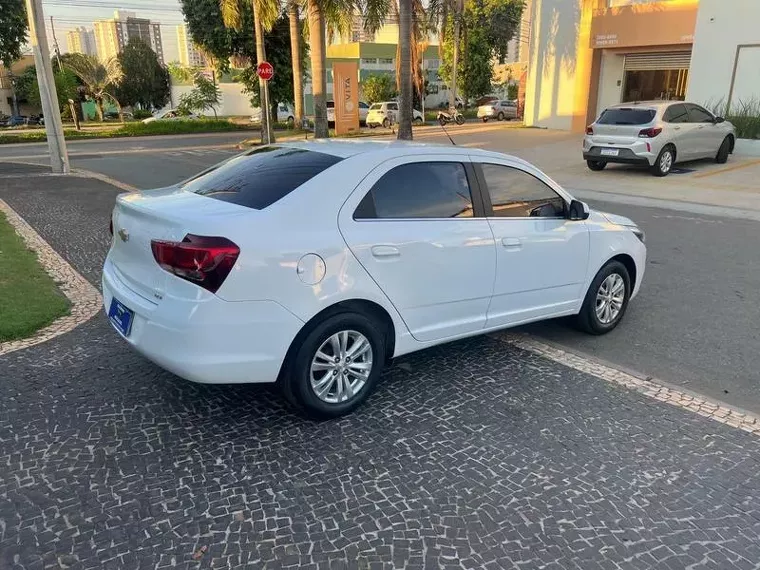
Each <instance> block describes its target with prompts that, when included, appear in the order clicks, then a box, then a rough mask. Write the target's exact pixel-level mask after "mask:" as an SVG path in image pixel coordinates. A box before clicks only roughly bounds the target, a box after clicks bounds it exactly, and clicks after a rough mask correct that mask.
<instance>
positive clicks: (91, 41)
mask: <svg viewBox="0 0 760 570" xmlns="http://www.w3.org/2000/svg"><path fill="white" fill-rule="evenodd" d="M66 45H67V47H68V50H69V53H83V54H85V55H97V53H98V50H97V47H96V45H95V32H94V31H93V30H89V29H87V28H85V27H84V26H80V27H79V28H75V29H73V30H69V31H68V32H66Z"/></svg>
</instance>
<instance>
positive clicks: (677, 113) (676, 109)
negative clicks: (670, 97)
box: [662, 105, 689, 123]
mask: <svg viewBox="0 0 760 570" xmlns="http://www.w3.org/2000/svg"><path fill="white" fill-rule="evenodd" d="M662 120H663V121H665V122H666V123H688V122H689V114H688V113H687V112H686V105H671V106H670V107H668V108H667V109H665V114H664V115H663V116H662Z"/></svg>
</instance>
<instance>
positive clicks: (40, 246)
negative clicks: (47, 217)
mask: <svg viewBox="0 0 760 570" xmlns="http://www.w3.org/2000/svg"><path fill="white" fill-rule="evenodd" d="M0 212H3V213H4V214H5V216H6V218H7V219H8V222H10V224H11V225H12V226H13V228H14V229H15V230H16V232H17V233H18V234H19V235H20V236H21V238H22V239H23V240H24V242H25V243H26V245H27V247H28V248H29V249H31V250H33V251H35V252H36V253H37V258H38V259H39V262H40V265H42V267H43V269H45V271H47V273H48V274H49V275H50V276H51V277H52V278H53V279H54V280H55V281H56V282H57V283H58V286H59V287H60V289H61V291H62V292H63V294H64V295H66V297H68V299H69V300H70V301H71V313H70V314H69V315H67V316H65V317H61V318H60V319H57V320H56V321H55V322H53V323H52V324H51V325H48V326H47V327H45V328H43V329H41V330H39V331H37V332H36V333H35V334H34V335H32V336H31V337H29V338H25V339H21V340H14V341H10V342H0V355H4V354H9V353H11V352H15V351H16V350H21V349H24V348H29V347H31V346H35V345H37V344H41V343H43V342H47V341H48V340H51V339H53V338H55V337H57V336H59V335H62V334H65V333H67V332H69V331H72V330H74V329H75V328H76V327H78V326H79V325H81V324H82V323H85V322H87V321H88V320H90V319H91V318H92V317H93V316H94V315H95V314H96V313H98V311H100V307H101V306H102V304H103V300H102V298H101V296H100V293H99V292H98V290H97V289H96V288H95V287H93V286H92V285H91V284H90V282H89V281H87V280H86V279H85V278H84V277H82V276H81V275H80V274H79V273H77V271H76V270H75V269H74V268H73V267H72V266H71V265H69V263H68V262H67V261H66V260H65V259H63V258H62V257H61V256H60V255H58V253H57V252H56V251H55V250H54V249H53V248H52V247H50V245H49V244H48V243H47V242H46V241H45V240H44V239H42V237H41V236H40V235H39V234H38V233H37V232H36V231H34V229H33V228H32V227H31V226H30V225H29V224H28V223H26V221H24V219H23V218H21V216H19V215H18V214H17V213H16V212H15V211H13V209H12V208H11V207H10V206H8V204H6V203H5V202H4V201H3V200H0Z"/></svg>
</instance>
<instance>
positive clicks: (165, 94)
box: [116, 38, 171, 108]
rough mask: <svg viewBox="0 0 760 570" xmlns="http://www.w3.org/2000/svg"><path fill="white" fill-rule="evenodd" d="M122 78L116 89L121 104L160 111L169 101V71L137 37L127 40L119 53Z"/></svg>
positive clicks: (154, 53)
mask: <svg viewBox="0 0 760 570" xmlns="http://www.w3.org/2000/svg"><path fill="white" fill-rule="evenodd" d="M118 57H119V63H120V64H121V69H122V72H123V78H122V80H121V82H120V83H119V84H118V86H117V89H116V96H117V97H118V99H119V101H120V102H121V104H122V105H140V107H142V108H150V107H157V108H161V107H163V106H164V105H166V103H167V102H168V101H169V98H170V95H171V86H170V84H169V72H168V70H167V69H166V68H165V67H164V66H163V65H161V62H159V61H158V56H157V55H156V52H154V51H153V50H152V49H151V47H150V46H149V45H148V44H147V43H145V42H144V41H142V40H141V39H139V38H135V39H131V40H129V43H128V44H127V45H126V46H125V47H124V51H122V52H121V53H120V54H119V56H118Z"/></svg>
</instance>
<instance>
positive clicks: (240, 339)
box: [103, 141, 646, 417]
mask: <svg viewBox="0 0 760 570" xmlns="http://www.w3.org/2000/svg"><path fill="white" fill-rule="evenodd" d="M111 224H112V232H113V240H112V244H111V249H110V251H109V253H108V256H107V259H106V262H105V267H104V269H103V298H104V304H105V311H106V313H107V315H108V317H109V319H110V321H111V323H112V325H113V327H114V328H115V329H116V330H117V331H118V332H119V333H120V334H121V335H122V336H123V337H124V338H125V339H126V340H127V341H128V342H129V343H130V344H131V345H132V346H133V347H134V348H135V349H137V350H138V351H139V352H141V353H142V354H143V355H145V356H146V357H148V358H149V359H151V360H153V361H154V362H155V363H157V364H158V365H159V366H162V367H164V368H166V369H168V370H170V371H172V372H174V373H175V374H177V375H179V376H181V377H183V378H186V379H188V380H192V381H195V382H203V383H243V382H275V381H278V382H279V383H280V385H281V387H282V389H283V391H284V393H285V395H286V396H287V397H288V398H289V399H290V400H291V401H292V402H295V403H296V404H297V405H299V406H300V407H302V408H303V409H305V410H306V411H308V412H309V413H310V414H311V415H315V416H321V417H334V416H339V415H342V414H345V413H348V412H349V411H351V410H352V409H354V408H355V407H356V406H357V405H359V404H360V403H361V402H362V401H364V400H365V399H366V398H367V396H368V395H369V394H370V392H371V390H372V388H373V387H374V385H375V383H376V382H377V379H378V377H379V375H380V373H381V371H382V370H383V368H384V366H385V364H386V363H387V362H388V361H389V360H390V359H391V358H392V357H395V356H399V355H402V354H406V353H410V352H413V351H416V350H420V349H423V348H426V347H429V346H433V345H436V344H440V343H444V342H448V341H452V340H455V339H460V338H463V337H468V336H472V335H478V334H482V333H485V332H489V331H494V330H498V329H503V328H506V327H513V326H516V325H521V324H523V323H528V322H531V321H538V320H541V319H549V318H553V317H560V316H566V315H577V316H578V322H579V324H580V326H581V327H582V328H583V329H585V330H586V331H588V332H590V333H592V334H602V333H606V332H608V331H610V330H612V329H613V328H615V326H616V325H617V324H618V323H619V322H620V319H621V318H622V317H623V314H624V313H625V310H626V307H627V305H628V302H629V300H630V299H631V298H632V297H634V296H635V295H636V293H637V292H638V290H639V288H640V286H641V281H642V278H643V275H644V264H645V258H646V247H645V245H644V235H643V233H642V232H641V230H639V228H638V227H636V225H635V224H634V223H633V222H632V221H630V220H628V219H626V218H623V217H620V216H614V215H611V214H603V213H599V212H590V211H589V210H588V207H587V206H586V205H585V204H584V203H582V202H579V201H577V200H574V199H573V197H572V196H571V195H570V194H568V193H567V192H566V191H565V190H563V189H562V188H561V187H560V186H558V185H557V184H556V183H555V182H553V181H552V180H551V179H550V178H548V177H547V176H546V175H545V174H543V173H542V172H541V171H539V170H537V169H536V168H535V167H533V166H531V165H530V164H528V163H527V162H524V161H522V160H520V159H517V158H514V157H510V156H506V155H503V154H499V153H495V152H486V151H483V150H478V149H474V148H460V147H449V146H435V145H430V146H426V145H420V144H412V143H382V142H358V141H357V142H348V141H342V142H337V141H329V142H328V141H325V142H322V141H318V142H303V143H285V144H279V145H276V146H267V147H260V148H257V149H254V150H251V151H249V152H246V153H245V154H242V155H240V156H237V157H235V158H233V159H231V160H229V161H227V162H224V163H222V164H220V165H218V166H216V167H213V168H211V169H209V170H207V171H205V172H203V173H201V174H200V175H198V176H197V177H195V178H193V179H191V180H189V181H187V182H185V183H182V184H179V185H177V186H173V187H170V188H164V189H159V190H154V191H147V192H141V193H133V194H123V195H121V196H119V197H118V198H117V202H116V206H115V208H114V211H113V216H112V220H111Z"/></svg>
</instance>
